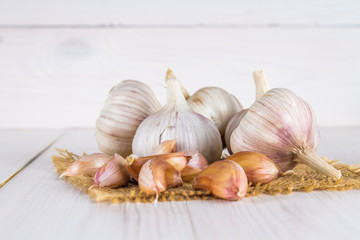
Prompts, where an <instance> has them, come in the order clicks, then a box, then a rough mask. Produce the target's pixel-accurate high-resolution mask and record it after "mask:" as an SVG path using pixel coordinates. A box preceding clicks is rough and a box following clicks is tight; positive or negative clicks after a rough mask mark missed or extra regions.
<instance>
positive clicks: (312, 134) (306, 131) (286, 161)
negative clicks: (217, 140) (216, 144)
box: [230, 88, 341, 178]
mask: <svg viewBox="0 0 360 240" xmlns="http://www.w3.org/2000/svg"><path fill="white" fill-rule="evenodd" d="M318 143H319V134H318V130H317V127H316V118H315V114H314V112H313V110H312V108H311V107H310V105H309V104H307V103H306V102H305V101H304V100H303V99H301V98H300V97H298V96H296V95H295V94H294V93H293V92H291V91H290V90H287V89H283V88H277V89H272V90H270V91H268V92H266V93H265V94H264V95H263V97H262V98H260V99H259V100H257V101H256V102H255V103H254V104H253V105H252V106H251V107H250V108H249V110H248V113H247V114H246V115H245V116H244V117H243V118H242V120H241V121H240V123H239V126H238V127H237V128H236V129H235V130H234V132H233V134H232V135H231V140H230V144H231V149H232V151H233V152H240V151H253V152H259V153H262V154H264V155H266V156H267V157H269V158H270V159H271V160H272V161H274V162H275V163H276V164H277V165H278V166H279V167H280V168H281V170H282V171H284V172H285V171H287V170H290V169H292V168H293V167H294V166H295V165H296V164H297V162H302V163H305V164H307V165H309V166H310V167H312V168H313V169H315V170H317V171H319V172H321V173H323V174H326V175H327V176H330V177H335V178H340V176H341V173H340V172H339V171H338V170H336V169H335V168H333V167H332V166H330V165H329V164H327V163H326V162H325V161H323V160H321V158H320V157H318V156H317V155H316V154H315V149H316V147H317V146H318ZM305 156H308V159H307V160H306V157H305ZM299 157H301V158H299Z"/></svg>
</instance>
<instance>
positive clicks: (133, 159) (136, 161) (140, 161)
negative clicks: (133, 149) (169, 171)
mask: <svg viewBox="0 0 360 240" xmlns="http://www.w3.org/2000/svg"><path fill="white" fill-rule="evenodd" d="M150 159H151V158H141V157H138V156H137V155H135V154H131V155H129V156H128V157H126V158H125V167H126V169H127V171H128V172H129V174H130V176H131V177H132V178H133V179H134V180H135V181H137V180H138V178H139V172H140V169H141V168H142V166H143V165H144V164H145V163H146V162H147V161H149V160H150Z"/></svg>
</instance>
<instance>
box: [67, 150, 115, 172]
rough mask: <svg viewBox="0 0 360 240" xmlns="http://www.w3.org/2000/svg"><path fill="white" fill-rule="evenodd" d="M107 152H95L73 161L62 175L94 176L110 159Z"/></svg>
mask: <svg viewBox="0 0 360 240" xmlns="http://www.w3.org/2000/svg"><path fill="white" fill-rule="evenodd" d="M109 158H110V157H109V155H107V154H105V153H93V154H89V155H86V156H83V157H82V158H80V159H79V160H76V161H75V162H73V163H72V164H71V165H70V166H69V167H68V168H67V169H66V170H65V171H64V172H63V173H62V174H61V176H60V178H61V177H63V176H90V177H92V176H94V175H95V173H96V171H97V170H98V169H99V168H101V167H102V166H103V165H104V164H105V163H107V162H108V161H109Z"/></svg>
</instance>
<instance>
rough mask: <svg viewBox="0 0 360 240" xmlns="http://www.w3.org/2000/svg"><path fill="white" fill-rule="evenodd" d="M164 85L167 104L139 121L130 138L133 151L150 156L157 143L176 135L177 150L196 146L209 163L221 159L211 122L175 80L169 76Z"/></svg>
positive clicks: (218, 142)
mask: <svg viewBox="0 0 360 240" xmlns="http://www.w3.org/2000/svg"><path fill="white" fill-rule="evenodd" d="M166 84H167V91H168V100H167V104H166V105H165V106H164V107H163V108H162V109H161V110H160V111H159V112H157V113H154V114H152V115H150V116H149V117H147V118H146V119H145V120H144V121H143V122H142V123H141V124H140V126H139V128H138V129H137V131H136V134H135V137H134V140H133V145H132V147H133V152H134V153H135V154H137V155H139V156H149V155H151V154H152V152H153V150H154V149H155V148H156V147H157V146H158V145H159V143H160V142H163V141H165V140H171V139H174V138H176V139H177V142H176V147H175V151H176V152H181V151H182V150H184V149H196V150H198V151H199V152H200V153H201V154H203V155H204V156H205V157H206V159H208V161H209V162H213V161H216V160H218V159H220V156H221V152H222V142H221V136H220V133H219V131H218V130H217V128H216V126H215V125H214V123H212V122H211V120H209V119H208V118H206V117H204V116H202V115H200V114H198V113H195V112H194V111H193V110H191V109H190V107H189V106H188V105H187V103H186V101H185V98H184V96H183V93H182V91H181V88H180V85H179V83H178V81H177V80H175V79H168V80H167V82H166Z"/></svg>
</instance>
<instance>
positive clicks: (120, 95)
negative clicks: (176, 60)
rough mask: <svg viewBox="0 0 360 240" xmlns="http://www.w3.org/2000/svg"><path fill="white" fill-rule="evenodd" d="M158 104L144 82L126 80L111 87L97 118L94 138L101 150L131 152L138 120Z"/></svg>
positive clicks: (105, 151)
mask: <svg viewBox="0 0 360 240" xmlns="http://www.w3.org/2000/svg"><path fill="white" fill-rule="evenodd" d="M160 108H161V105H160V103H159V101H158V100H157V98H156V97H155V94H154V93H153V91H152V90H151V89H150V88H149V87H148V86H147V85H146V84H144V83H142V82H139V81H135V80H125V81H122V82H121V83H120V84H118V85H116V86H115V87H113V89H112V90H111V91H110V94H109V97H108V98H107V100H106V102H105V105H104V107H103V109H102V110H101V113H100V116H99V117H98V119H97V121H96V133H95V135H96V141H97V143H98V147H99V149H100V151H102V152H104V153H107V154H109V155H112V154H114V153H118V154H120V155H122V156H128V155H129V154H131V152H132V149H131V145H132V140H133V138H134V135H135V132H136V129H137V128H138V126H139V125H140V123H141V122H142V121H143V120H144V119H145V118H146V117H148V116H149V115H150V114H152V113H154V112H156V111H158V110H159V109H160Z"/></svg>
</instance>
